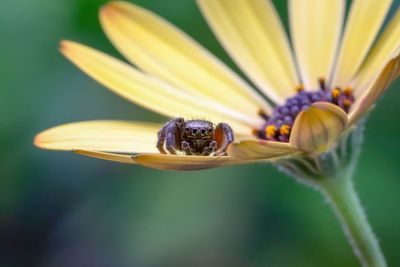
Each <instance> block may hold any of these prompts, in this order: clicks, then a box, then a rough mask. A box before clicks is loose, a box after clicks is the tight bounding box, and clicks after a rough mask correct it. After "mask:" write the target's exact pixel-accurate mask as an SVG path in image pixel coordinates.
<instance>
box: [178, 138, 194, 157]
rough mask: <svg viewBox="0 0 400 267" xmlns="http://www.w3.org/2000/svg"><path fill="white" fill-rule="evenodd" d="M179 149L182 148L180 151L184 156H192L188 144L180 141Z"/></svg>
mask: <svg viewBox="0 0 400 267" xmlns="http://www.w3.org/2000/svg"><path fill="white" fill-rule="evenodd" d="M181 147H182V151H183V152H184V153H185V155H192V148H191V147H190V144H189V142H187V141H182V143H181Z"/></svg>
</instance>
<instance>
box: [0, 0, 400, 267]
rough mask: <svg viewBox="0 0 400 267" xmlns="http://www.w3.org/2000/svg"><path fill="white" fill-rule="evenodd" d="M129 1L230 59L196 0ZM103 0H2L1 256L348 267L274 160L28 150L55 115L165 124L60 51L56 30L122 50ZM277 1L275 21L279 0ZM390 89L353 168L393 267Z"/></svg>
mask: <svg viewBox="0 0 400 267" xmlns="http://www.w3.org/2000/svg"><path fill="white" fill-rule="evenodd" d="M130 1H132V2H135V3H137V4H139V5H142V6H144V7H146V8H149V9H151V10H153V11H155V12H156V13H158V14H160V15H161V16H163V17H165V18H167V19H168V20H170V21H172V22H173V23H174V24H176V25H178V26H179V27H180V28H182V29H183V30H184V31H186V32H188V33H189V34H190V35H191V36H193V37H194V38H195V39H197V40H198V41H200V43H202V44H203V45H205V47H207V48H208V49H210V50H211V51H212V52H214V53H215V54H217V55H218V56H219V57H220V58H221V59H222V60H224V61H225V62H226V63H227V64H228V65H230V66H232V67H234V65H233V64H232V61H231V60H230V59H229V58H228V57H227V55H226V54H225V53H224V52H223V50H222V49H221V47H220V46H219V44H218V43H217V41H216V39H215V38H214V37H213V35H212V34H211V32H210V30H209V29H208V28H207V26H206V23H205V22H204V20H203V18H202V17H201V16H200V13H199V11H198V9H197V8H196V5H195V3H194V1H191V0H190V1H188V0H140V1H139V0H130ZM105 2H106V1H104V0H35V1H32V0H2V1H1V8H0V36H1V38H0V266H5V267H7V266H46V267H47V266H49V267H53V266H57V267H67V266H68V267H70V266H77V267H79V266H99V267H103V266H104V267H106V266H121V267H124V266H140V267H142V266H143V267H153V266H154V267H156V266H160V267H161V266H162V267H164V266H167V267H168V266H210V267H213V266H233V267H234V266H254V267H256V266H260V267H261V266H332V267H333V266H357V264H358V263H357V261H356V259H355V257H354V256H353V255H352V252H351V250H350V247H349V245H348V244H347V242H346V240H345V238H344V236H343V234H342V232H341V229H340V227H339V225H338V223H337V222H336V220H335V219H334V216H333V214H332V212H331V210H330V209H329V208H328V206H327V204H326V203H324V201H322V200H321V197H320V195H319V194H318V193H316V192H314V191H312V190H310V189H308V188H305V187H303V186H300V185H298V184H296V183H295V182H294V181H292V180H291V179H289V178H287V177H285V176H284V175H282V174H280V173H279V172H278V171H276V170H275V169H274V168H273V167H272V166H268V165H261V164H258V165H257V164H255V165H248V166H236V167H226V168H221V169H215V170H206V171H198V172H190V173H186V172H171V171H169V172H162V171H157V170H150V169H146V168H143V167H140V166H126V165H122V164H117V163H110V162H105V161H100V160H95V159H90V158H85V157H81V156H79V155H74V154H72V153H67V152H51V151H42V150H39V149H36V148H35V147H33V145H32V138H33V136H34V135H35V134H36V133H37V132H39V131H41V130H44V129H46V128H48V127H52V126H55V125H58V124H62V123H66V122H73V121H82V120H92V119H127V120H129V119H132V120H149V121H162V120H164V119H163V118H161V117H159V116H158V115H155V114H152V113H150V112H148V111H146V110H144V109H142V108H139V107H137V106H135V105H132V104H130V103H129V102H127V101H125V100H123V99H121V98H119V97H117V96H115V95H113V94H112V93H110V92H109V91H107V90H106V89H104V88H102V87H101V86H100V85H98V84H97V83H95V82H94V81H92V80H91V79H90V78H88V77H86V76H85V75H84V74H83V73H81V72H80V71H79V70H78V69H77V68H75V67H74V66H72V64H71V63H70V62H68V61H67V60H66V59H64V58H63V57H62V56H61V55H60V53H59V52H58V43H59V41H60V40H61V39H64V38H66V39H72V40H76V41H80V42H83V43H85V44H88V45H91V46H93V47H96V48H98V49H100V50H103V51H105V52H108V53H110V54H112V55H115V56H117V57H120V56H119V55H118V54H117V52H116V51H115V49H114V48H113V47H112V46H111V44H110V43H109V42H108V41H107V39H106V37H105V36H104V34H103V33H102V31H101V28H100V26H99V23H98V19H97V12H98V9H99V7H100V6H101V5H102V4H104V3H105ZM275 4H276V6H277V7H278V9H279V10H280V14H281V16H282V17H283V19H284V20H285V21H286V20H287V15H286V11H285V9H286V6H285V5H286V3H285V1H275ZM398 5H399V1H398V0H395V4H394V6H396V7H397V6H398ZM366 19H368V18H366ZM234 68H235V67H234ZM399 87H400V82H399V81H398V82H397V83H396V84H394V85H393V86H392V88H391V90H389V91H388V92H387V93H386V95H385V97H384V98H383V99H382V100H381V101H380V103H379V105H378V106H377V108H376V109H375V111H374V112H373V114H372V115H371V116H370V118H369V121H368V124H367V129H366V142H365V144H364V148H363V153H362V155H361V158H360V163H359V166H358V171H357V173H356V175H355V183H356V187H357V190H358V191H359V194H360V197H361V199H362V202H363V204H364V206H365V209H366V211H367V213H368V217H369V219H370V221H371V223H372V225H373V227H374V229H375V231H376V233H377V234H378V236H379V237H380V242H381V244H382V248H383V250H384V252H385V254H386V256H387V259H388V262H389V265H390V266H400V257H399V245H398V244H399V242H400V212H399V202H400V194H399V191H400V177H399V173H398V172H399V170H400V167H399V163H400V160H399V153H400V139H399V136H400V118H399V116H398V115H397V114H399V112H400V107H399V105H398V101H399V99H400V90H398V89H399Z"/></svg>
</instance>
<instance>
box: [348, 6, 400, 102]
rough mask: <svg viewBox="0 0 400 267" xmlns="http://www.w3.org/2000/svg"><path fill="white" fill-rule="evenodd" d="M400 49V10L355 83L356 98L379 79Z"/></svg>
mask: <svg viewBox="0 0 400 267" xmlns="http://www.w3.org/2000/svg"><path fill="white" fill-rule="evenodd" d="M399 47H400V8H398V9H397V11H396V14H395V15H394V17H393V18H392V20H391V21H390V23H389V25H388V26H387V27H386V29H385V31H384V32H383V34H382V35H381V36H380V37H379V39H378V41H377V43H376V44H375V45H374V47H373V48H372V50H371V53H370V54H369V55H368V57H367V59H366V60H365V63H364V64H363V66H362V67H361V70H360V73H359V74H357V78H356V81H355V83H354V93H355V96H356V97H358V96H360V95H361V94H362V93H363V92H364V91H365V90H366V89H368V87H369V86H370V85H371V83H372V82H373V81H374V80H375V79H376V78H377V76H378V75H379V73H380V72H381V71H382V69H383V68H384V67H385V65H386V63H387V62H388V61H389V60H390V59H391V58H393V57H394V55H395V53H396V51H397V50H398V49H399Z"/></svg>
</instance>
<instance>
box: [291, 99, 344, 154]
mask: <svg viewBox="0 0 400 267" xmlns="http://www.w3.org/2000/svg"><path fill="white" fill-rule="evenodd" d="M346 126H347V115H346V113H345V112H344V111H343V110H342V109H341V108H340V107H338V106H336V105H334V104H330V103H327V102H316V103H314V104H312V106H311V107H309V108H308V109H306V110H303V111H302V112H301V113H300V114H299V115H298V116H297V118H296V120H295V121H294V125H293V130H292V133H291V136H290V140H289V141H290V144H291V145H292V146H293V147H295V148H297V149H299V150H302V151H305V152H315V153H321V152H325V151H327V150H328V149H330V148H331V147H332V146H333V145H334V144H335V143H336V141H337V140H338V139H339V137H340V136H341V135H342V133H343V131H344V130H345V129H346Z"/></svg>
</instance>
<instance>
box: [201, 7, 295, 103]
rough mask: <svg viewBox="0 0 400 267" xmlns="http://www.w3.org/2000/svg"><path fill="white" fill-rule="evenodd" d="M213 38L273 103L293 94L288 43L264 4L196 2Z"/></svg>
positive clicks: (292, 68)
mask: <svg viewBox="0 0 400 267" xmlns="http://www.w3.org/2000/svg"><path fill="white" fill-rule="evenodd" d="M197 3H198V5H199V7H200V9H201V11H202V13H203V15H204V16H205V18H206V20H207V22H208V23H209V25H210V27H211V28H212V29H213V31H214V33H215V35H216V36H217V38H218V39H219V41H220V42H221V43H222V45H223V46H224V48H225V49H226V51H227V52H228V53H229V55H230V56H231V57H232V58H233V60H234V61H235V62H236V64H237V65H238V66H239V67H240V68H241V69H242V71H243V72H244V73H245V74H246V75H247V76H248V77H249V78H250V79H251V80H252V81H253V82H254V84H256V85H257V86H258V88H259V89H260V90H261V91H263V92H264V93H265V94H266V95H267V96H268V97H270V98H271V99H272V100H273V101H275V102H277V103H283V102H284V100H285V99H286V98H287V97H288V96H291V95H292V94H293V93H294V92H295V87H296V86H297V85H298V83H299V81H298V79H297V75H296V70H295V66H294V62H293V60H292V54H291V51H290V47H289V44H288V40H287V37H286V34H285V31H284V29H283V26H282V24H281V22H280V20H279V16H278V14H277V13H276V10H275V8H274V6H273V4H272V3H271V1H266V0H252V1H232V0H198V1H197Z"/></svg>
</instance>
